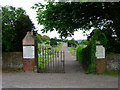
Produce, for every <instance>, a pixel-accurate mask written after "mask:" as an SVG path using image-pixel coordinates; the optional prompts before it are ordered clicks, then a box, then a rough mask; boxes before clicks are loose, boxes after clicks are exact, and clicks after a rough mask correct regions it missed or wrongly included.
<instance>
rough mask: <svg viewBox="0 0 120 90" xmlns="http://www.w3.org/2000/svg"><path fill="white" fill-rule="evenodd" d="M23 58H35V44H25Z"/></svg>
mask: <svg viewBox="0 0 120 90" xmlns="http://www.w3.org/2000/svg"><path fill="white" fill-rule="evenodd" d="M23 58H27V59H34V58H35V49H34V46H23Z"/></svg>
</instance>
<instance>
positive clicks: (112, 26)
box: [32, 2, 120, 51]
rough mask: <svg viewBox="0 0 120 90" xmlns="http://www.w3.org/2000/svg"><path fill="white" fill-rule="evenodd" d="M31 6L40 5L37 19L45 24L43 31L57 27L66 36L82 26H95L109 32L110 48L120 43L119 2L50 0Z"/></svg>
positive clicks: (84, 27)
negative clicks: (43, 3) (50, 0)
mask: <svg viewBox="0 0 120 90" xmlns="http://www.w3.org/2000/svg"><path fill="white" fill-rule="evenodd" d="M32 8H33V9H37V15H38V17H37V19H38V23H39V24H41V25H44V29H42V31H43V32H47V31H53V30H56V31H58V33H60V34H61V37H65V38H66V37H67V36H72V35H73V34H74V31H78V30H79V29H81V30H84V31H87V30H90V29H91V28H92V27H94V28H96V29H100V30H102V31H103V33H105V35H107V39H108V43H107V45H108V47H110V48H109V49H111V48H116V47H115V46H116V45H117V47H118V46H119V45H120V25H119V24H120V14H119V13H120V3H119V2H101V3H97V2H91V3H90V2H86V3H80V2H48V4H46V5H42V4H40V3H38V4H36V5H35V6H33V7H32ZM109 36H110V38H108V37H109ZM113 36H114V37H113ZM113 42H114V43H115V44H114V45H113ZM117 49H118V48H116V50H117ZM111 50H112V49H111ZM116 50H114V51H116ZM117 51H118V50H117Z"/></svg>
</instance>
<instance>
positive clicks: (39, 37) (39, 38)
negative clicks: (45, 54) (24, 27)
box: [36, 34, 43, 43]
mask: <svg viewBox="0 0 120 90" xmlns="http://www.w3.org/2000/svg"><path fill="white" fill-rule="evenodd" d="M36 38H37V42H38V43H42V42H43V41H42V36H41V35H40V34H36Z"/></svg>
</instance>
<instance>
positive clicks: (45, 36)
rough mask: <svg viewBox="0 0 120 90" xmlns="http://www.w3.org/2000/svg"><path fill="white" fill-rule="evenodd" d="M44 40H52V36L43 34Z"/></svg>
mask: <svg viewBox="0 0 120 90" xmlns="http://www.w3.org/2000/svg"><path fill="white" fill-rule="evenodd" d="M42 40H43V41H47V40H50V37H49V36H47V35H43V36H42Z"/></svg>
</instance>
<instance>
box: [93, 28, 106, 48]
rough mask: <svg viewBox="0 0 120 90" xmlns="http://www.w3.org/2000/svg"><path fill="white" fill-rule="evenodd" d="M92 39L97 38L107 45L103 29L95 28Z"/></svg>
mask: <svg viewBox="0 0 120 90" xmlns="http://www.w3.org/2000/svg"><path fill="white" fill-rule="evenodd" d="M92 39H93V40H96V41H100V44H102V45H103V46H104V47H106V44H107V38H106V36H105V34H104V33H103V32H102V31H101V30H99V29H94V35H93V37H92Z"/></svg>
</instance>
